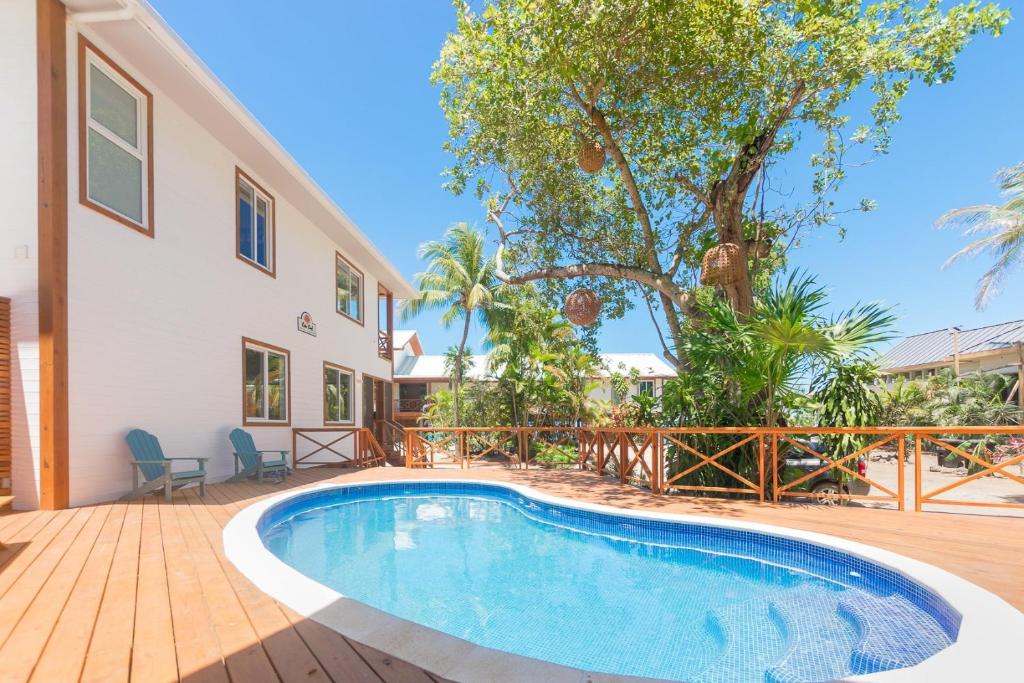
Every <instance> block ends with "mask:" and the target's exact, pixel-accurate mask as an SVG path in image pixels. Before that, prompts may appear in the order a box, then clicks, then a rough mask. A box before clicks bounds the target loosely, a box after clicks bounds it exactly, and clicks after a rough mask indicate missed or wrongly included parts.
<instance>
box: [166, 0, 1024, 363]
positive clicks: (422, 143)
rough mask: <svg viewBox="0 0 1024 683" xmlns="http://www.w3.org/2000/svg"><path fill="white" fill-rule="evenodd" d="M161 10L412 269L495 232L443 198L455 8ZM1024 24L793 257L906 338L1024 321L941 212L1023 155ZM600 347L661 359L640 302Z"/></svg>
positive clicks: (837, 301)
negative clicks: (444, 50)
mask: <svg viewBox="0 0 1024 683" xmlns="http://www.w3.org/2000/svg"><path fill="white" fill-rule="evenodd" d="M151 2H153V4H154V6H155V7H156V9H157V10H158V11H159V12H160V13H161V14H162V15H163V16H164V18H165V19H167V21H168V22H169V23H170V24H171V26H172V27H173V28H174V29H175V30H176V31H177V32H178V33H179V34H180V35H181V36H182V37H183V38H184V39H185V41H186V42H188V43H189V45H190V46H191V47H192V48H193V49H194V50H195V52H196V53H197V54H198V55H199V56H200V57H201V58H202V59H203V60H204V61H205V62H206V63H207V64H208V65H209V66H210V68H211V69H212V70H213V71H214V73H216V74H217V76H218V77H220V79H221V80H222V81H223V82H224V83H226V84H227V86H228V87H229V88H231V90H232V91H234V93H235V94H236V95H237V96H238V98H239V99H240V100H241V101H242V102H243V103H244V104H245V105H246V106H247V107H248V108H249V110H250V111H252V112H253V114H255V116H256V117H257V118H258V119H260V121H262V123H263V124H264V125H265V126H266V127H267V129H268V130H269V131H270V132H271V133H272V134H273V135H274V136H276V137H277V138H278V140H280V141H281V143H282V144H283V145H284V146H285V147H286V148H287V149H288V150H289V151H290V152H291V154H292V155H293V156H294V157H295V158H296V159H297V160H298V161H299V162H300V163H301V164H302V165H303V166H305V167H306V169H307V170H308V171H309V172H310V173H311V174H312V176H313V177H314V178H315V179H316V180H317V181H318V182H319V183H320V185H321V186H322V187H324V188H325V189H326V191H327V192H328V193H329V194H330V195H331V196H332V197H333V198H334V200H335V201H336V202H337V203H338V204H339V205H340V206H341V207H342V208H343V209H344V210H345V211H346V213H348V214H349V215H350V216H351V217H352V218H353V219H354V220H355V221H356V222H357V223H358V225H359V226H360V227H361V228H362V230H363V231H364V232H366V233H367V234H368V235H369V236H370V238H371V239H372V240H374V242H375V243H376V244H377V245H378V246H379V247H380V248H381V249H382V251H383V252H384V253H385V254H387V255H388V256H389V257H390V258H391V260H392V261H393V262H394V263H395V264H396V265H397V267H398V268H399V269H400V270H401V271H402V272H404V273H405V274H406V275H407V276H409V277H410V278H411V277H412V275H413V274H414V273H415V272H417V271H418V270H420V269H421V264H420V263H419V262H418V260H417V259H416V246H417V245H418V244H419V243H420V242H422V241H424V240H427V239H434V238H436V237H437V236H439V235H440V234H441V233H442V232H443V230H444V229H445V228H446V227H447V226H448V225H450V224H451V223H454V222H457V221H468V222H470V223H477V224H479V225H483V214H482V211H481V209H480V205H479V204H478V202H477V201H476V200H475V199H474V198H473V197H471V196H465V197H454V196H452V195H451V194H449V193H447V192H446V191H445V190H443V189H442V187H441V183H442V178H441V171H442V170H443V168H444V167H445V165H446V164H447V163H448V158H447V155H446V154H445V153H444V152H443V151H442V150H441V144H442V143H443V141H444V140H445V138H446V137H447V125H446V123H445V120H444V117H443V116H442V114H441V110H440V108H439V107H438V105H437V100H438V93H437V91H436V89H435V88H433V87H432V86H431V85H430V82H429V74H430V69H431V65H432V64H433V62H434V60H435V59H436V58H437V54H438V50H439V48H440V46H441V43H442V41H443V40H444V37H445V35H446V33H447V32H449V31H451V30H452V29H453V27H454V11H453V9H452V7H451V6H450V4H449V3H448V2H446V1H445V0H429V1H424V0H406V1H405V2H390V3H366V2H353V1H345V2H333V1H332V2H328V1H326V0H322V1H321V2H319V3H302V7H303V9H302V11H282V7H283V6H284V5H282V3H280V2H276V1H273V0H249V1H247V2H244V3H243V2H227V1H222V2H208V1H207V0H151ZM1002 5H1003V6H1004V7H1009V8H1010V9H1011V10H1013V9H1015V4H1014V3H1002ZM297 6H298V5H293V7H297ZM1015 14H1017V15H1018V17H1019V18H1018V20H1017V21H1016V22H1011V24H1010V26H1009V27H1008V29H1007V30H1006V31H1005V32H1004V34H1003V36H1002V37H1000V38H999V39H991V38H988V37H982V38H980V39H977V40H975V41H974V42H973V43H972V44H971V45H970V46H969V47H968V48H967V50H966V51H965V53H963V54H962V55H961V58H960V60H959V62H958V65H959V66H958V74H957V77H956V79H955V80H954V81H953V82H952V83H949V84H945V85H942V86H938V87H932V88H927V87H925V86H923V85H922V84H919V83H918V84H915V86H914V87H912V88H911V90H910V93H909V95H908V96H907V98H906V99H905V101H904V103H903V106H902V108H901V110H902V112H903V120H902V122H901V123H900V124H899V125H897V126H896V127H895V129H894V131H893V138H894V142H893V145H892V148H891V150H890V153H889V154H888V155H887V156H885V157H882V158H879V159H877V160H875V161H873V162H872V163H871V164H870V165H868V166H867V167H864V168H859V169H852V170H851V171H850V173H849V180H848V181H847V182H846V184H845V185H844V189H843V191H842V193H841V194H840V195H839V199H838V201H839V202H840V203H842V202H844V201H845V202H846V203H848V204H855V203H856V202H857V200H858V199H859V198H860V197H869V198H871V199H874V200H875V201H876V202H877V204H878V209H877V210H876V211H873V212H871V213H868V214H855V215H853V216H850V217H848V218H847V219H846V220H845V221H844V223H845V225H846V226H847V227H848V229H849V231H848V235H847V236H846V238H845V239H844V240H840V239H839V237H838V235H837V234H836V233H835V231H834V230H830V229H822V230H819V231H817V232H815V233H813V235H812V236H811V237H810V239H807V240H805V241H804V243H803V244H802V245H801V247H800V248H799V249H797V250H795V251H794V252H793V253H792V254H791V263H792V264H794V265H795V266H797V267H802V268H805V269H807V270H808V271H810V272H813V273H816V274H817V275H818V277H819V282H821V283H822V284H825V285H827V286H828V288H829V290H830V292H831V295H832V301H833V304H834V305H835V306H836V307H839V308H842V307H846V306H849V305H852V304H854V303H856V302H857V301H883V302H886V303H888V304H891V305H894V306H895V307H896V311H897V313H898V315H899V316H900V320H899V330H900V332H902V333H907V334H910V333H915V332H922V331H927V330H931V329H936V328H941V327H946V326H948V325H963V326H968V327H972V326H977V325H984V324H989V323H995V322H1000V321H1003V320H1010V319H1017V318H1024V296H1022V292H1024V271H1022V270H1018V271H1017V272H1016V273H1015V274H1013V275H1012V276H1011V278H1010V279H1009V280H1008V282H1007V287H1006V288H1005V290H1004V292H1003V294H1001V295H1000V296H999V297H998V298H997V299H996V300H995V301H994V302H993V303H992V304H991V305H990V306H989V307H988V308H987V309H986V310H985V311H982V312H978V311H975V309H974V304H973V299H974V283H975V281H976V280H977V278H978V276H979V275H980V274H981V273H982V272H983V271H984V270H985V265H986V264H985V261H984V259H981V260H975V261H973V262H969V263H962V264H959V265H956V266H954V267H952V268H950V269H947V270H945V271H943V270H941V265H942V263H943V262H944V261H945V259H946V258H947V257H948V256H949V254H951V253H953V252H954V251H955V250H956V249H958V248H959V246H961V245H962V244H963V243H964V242H963V239H962V238H961V237H960V236H959V234H958V233H957V232H955V231H952V230H945V231H938V230H936V229H935V228H934V227H933V222H934V220H935V218H937V217H938V216H939V215H941V214H942V213H943V212H944V211H946V210H947V209H950V208H954V207H957V206H962V205H968V204H976V203H983V202H994V201H996V200H997V199H998V194H997V191H996V186H995V184H994V183H993V181H992V178H993V176H994V174H995V172H996V171H997V169H999V168H1001V167H1004V166H1008V165H1011V164H1014V163H1017V162H1020V161H1024V116H1022V112H1024V71H1022V70H1021V69H1020V65H1021V64H1024V23H1021V22H1022V21H1024V12H1021V11H1017V12H1015ZM805 167H806V159H805V158H803V157H799V158H798V157H792V158H790V160H789V162H788V168H785V169H780V170H779V172H778V175H779V177H784V176H783V174H788V175H789V176H790V177H792V178H794V182H795V181H796V179H797V178H800V177H802V176H803V174H804V169H805ZM404 326H405V327H415V328H417V329H419V330H420V331H421V338H422V339H423V341H424V344H425V346H426V349H427V352H428V353H430V352H433V353H440V352H442V351H443V350H444V349H445V348H446V347H447V346H448V345H450V344H453V343H455V342H456V341H457V331H456V330H447V331H446V330H443V329H441V327H440V326H439V325H438V323H437V316H436V314H430V313H428V314H424V315H421V316H420V317H419V318H417V319H416V320H414V321H412V322H410V323H406V324H405V325H404ZM474 336H475V335H474ZM472 343H473V344H474V345H475V346H476V348H478V347H479V342H478V341H477V340H474V341H473V342H472ZM600 345H601V347H602V350H604V351H658V350H659V346H658V342H657V339H656V337H655V334H654V330H653V328H652V327H651V324H650V321H649V320H648V317H647V313H646V311H644V310H641V309H636V310H634V311H633V312H632V313H630V314H628V315H627V317H626V318H624V319H623V320H619V321H612V322H609V323H607V324H606V325H605V327H604V328H603V329H602V332H601V340H600Z"/></svg>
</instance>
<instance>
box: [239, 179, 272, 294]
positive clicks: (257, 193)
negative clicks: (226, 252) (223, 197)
mask: <svg viewBox="0 0 1024 683" xmlns="http://www.w3.org/2000/svg"><path fill="white" fill-rule="evenodd" d="M235 200H236V205H237V210H236V212H235V218H236V223H237V226H236V234H237V236H238V240H237V242H238V258H240V259H242V260H243V261H245V262H246V263H249V264H251V265H253V266H255V267H257V268H259V269H260V270H262V271H264V272H266V273H268V274H270V275H271V276H274V275H275V268H274V246H275V240H274V198H273V197H271V196H270V194H269V193H268V192H267V191H266V190H264V189H263V188H262V187H260V186H259V185H257V184H256V181H254V180H253V179H252V178H250V177H249V176H247V175H246V174H245V173H243V172H242V170H241V169H239V168H236V169H235Z"/></svg>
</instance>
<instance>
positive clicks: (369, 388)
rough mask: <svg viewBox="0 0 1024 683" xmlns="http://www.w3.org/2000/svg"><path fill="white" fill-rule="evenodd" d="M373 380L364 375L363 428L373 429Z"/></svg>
mask: <svg viewBox="0 0 1024 683" xmlns="http://www.w3.org/2000/svg"><path fill="white" fill-rule="evenodd" d="M374 408H375V405H374V402H373V378H372V377H367V376H366V375H363V426H364V427H369V428H370V429H373V412H374Z"/></svg>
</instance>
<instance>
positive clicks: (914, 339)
mask: <svg viewBox="0 0 1024 683" xmlns="http://www.w3.org/2000/svg"><path fill="white" fill-rule="evenodd" d="M880 365H881V372H882V375H883V377H884V378H885V380H886V382H887V383H889V384H891V383H892V382H894V381H896V380H898V379H923V378H926V377H930V376H932V375H934V374H936V373H937V372H939V371H940V370H943V369H946V368H948V369H950V370H952V371H953V372H954V373H955V374H956V375H957V376H962V375H969V374H972V373H977V372H998V373H1001V374H1004V375H1010V376H1013V377H1016V385H1015V387H1014V389H1013V391H1012V392H1011V398H1012V397H1013V396H1014V395H1015V396H1016V398H1017V401H1018V403H1019V404H1020V406H1021V409H1022V410H1024V390H1022V387H1024V320H1014V321H1010V322H1006V323H1000V324H998V325H988V326H986V327H976V328H974V329H968V330H964V329H960V328H959V327H951V328H948V329H945V330H935V331H934V332H925V333H923V334H915V335H912V336H909V337H906V338H905V339H903V340H902V341H901V342H899V343H898V344H896V346H894V347H892V348H891V349H889V351H888V352H887V353H886V354H885V355H883V356H882V359H881V362H880Z"/></svg>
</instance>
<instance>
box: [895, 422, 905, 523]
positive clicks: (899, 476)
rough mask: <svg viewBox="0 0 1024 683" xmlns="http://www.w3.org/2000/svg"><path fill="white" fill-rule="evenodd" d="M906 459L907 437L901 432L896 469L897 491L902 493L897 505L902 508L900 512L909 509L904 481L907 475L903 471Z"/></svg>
mask: <svg viewBox="0 0 1024 683" xmlns="http://www.w3.org/2000/svg"><path fill="white" fill-rule="evenodd" d="M906 459H907V437H905V436H904V435H903V434H900V440H899V441H898V442H897V446H896V467H897V469H896V491H897V492H898V493H899V495H900V501H899V505H898V506H897V508H898V509H899V510H900V512H902V511H903V510H906V509H907V505H906V501H907V494H906V484H905V482H904V479H905V478H906V475H905V473H904V472H903V468H904V465H905V463H904V461H905V460H906Z"/></svg>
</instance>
